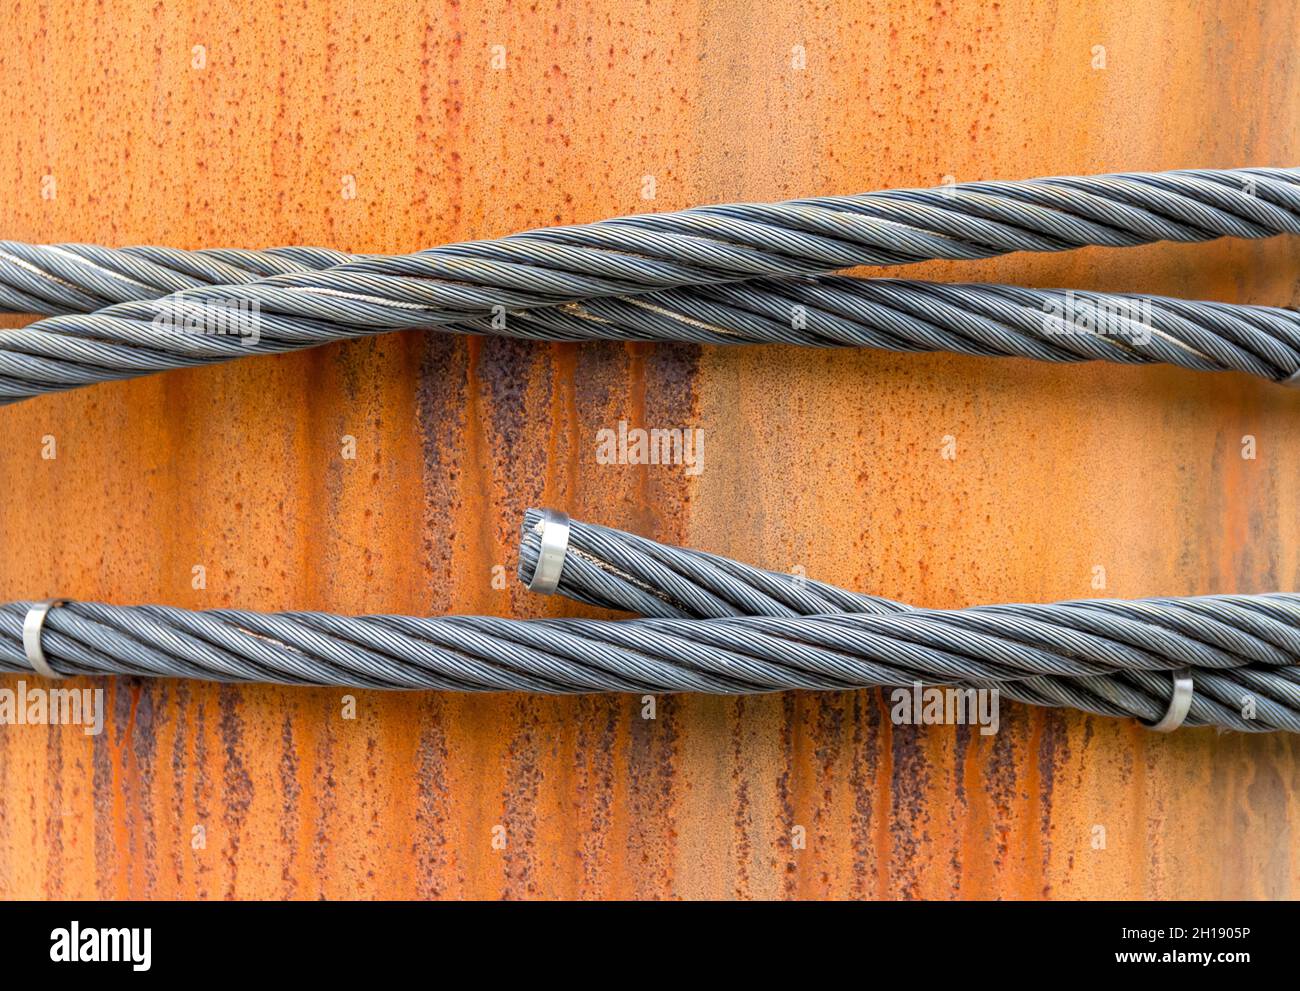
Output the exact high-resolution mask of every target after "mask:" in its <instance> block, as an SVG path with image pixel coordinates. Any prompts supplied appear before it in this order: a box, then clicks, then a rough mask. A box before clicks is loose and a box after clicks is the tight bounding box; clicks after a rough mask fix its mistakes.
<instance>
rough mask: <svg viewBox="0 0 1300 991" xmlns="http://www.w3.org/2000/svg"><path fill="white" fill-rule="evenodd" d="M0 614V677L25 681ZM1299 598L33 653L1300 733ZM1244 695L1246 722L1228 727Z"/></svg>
mask: <svg viewBox="0 0 1300 991" xmlns="http://www.w3.org/2000/svg"><path fill="white" fill-rule="evenodd" d="M34 605H35V604H34V603H28V602H15V603H9V604H7V605H4V606H0V671H6V672H17V673H26V674H30V673H32V667H31V665H29V664H28V663H27V660H26V655H25V653H24V650H23V643H22V626H23V619H24V617H25V616H26V614H27V612H28V610H29V609H30V608H32V607H33V606H34ZM1298 629H1300V596H1296V595H1283V594H1274V595H1255V596H1249V595H1243V596H1205V597H1201V598H1193V599H1139V600H1133V601H1127V602H1122V601H1090V602H1065V603H1057V604H1054V605H1015V606H987V607H977V608H974V609H966V610H952V611H942V610H904V611H900V612H893V613H883V614H879V615H873V614H870V613H856V614H853V613H845V614H837V615H821V616H799V617H777V616H741V617H723V618H717V619H629V620H623V621H607V620H606V621H602V620H580V619H565V620H533V621H529V620H510V619H498V618H494V617H481V616H479V617H475V616H445V617H437V618H417V617H408V616H361V617H347V616H335V615H330V614H325V613H301V612H300V613H256V612H248V611H244V610H233V609H216V610H209V611H203V612H193V611H189V610H185V609H176V608H171V607H167V606H114V605H105V604H103V603H94V602H69V603H66V604H65V605H62V606H60V607H58V608H56V609H52V610H51V611H50V612H49V614H48V615H47V617H46V619H45V624H44V629H43V632H42V641H41V643H42V647H43V650H44V653H45V656H46V658H47V662H48V663H49V665H50V666H51V667H52V668H53V669H54V670H56V671H57V672H58V673H59V674H61V675H64V676H74V675H143V676H152V677H177V678H201V679H207V680H215V681H227V682H251V681H257V682H273V683H279V684H288V685H334V686H345V687H359V688H376V689H426V690H430V689H431V690H441V691H456V692H483V691H524V692H539V693H546V694H574V693H591V692H635V693H645V692H654V693H662V692H706V693H712V694H727V695H732V694H754V693H762V692H773V691H783V690H789V689H809V690H819V691H842V690H848V689H856V688H871V687H888V686H910V685H913V684H916V683H920V684H922V685H927V686H931V685H957V686H963V687H975V688H998V689H999V690H1000V691H1001V692H1003V693H1005V694H1006V695H1007V696H1008V697H1010V698H1014V699H1017V700H1020V701H1024V702H1029V703H1032V704H1037V705H1048V706H1072V707H1074V708H1078V709H1083V710H1085V711H1088V712H1094V713H1099V714H1103V715H1109V716H1122V717H1135V718H1138V719H1141V720H1143V721H1144V722H1147V723H1152V722H1155V721H1157V720H1159V719H1160V718H1161V716H1162V715H1163V713H1164V711H1165V709H1166V708H1167V705H1168V701H1169V695H1170V692H1171V687H1170V686H1171V679H1170V672H1172V671H1176V670H1180V669H1182V668H1184V667H1189V666H1190V667H1195V668H1196V695H1195V697H1194V698H1193V700H1192V705H1191V709H1190V712H1189V714H1188V717H1187V720H1186V723H1187V724H1188V725H1193V726H1201V725H1217V726H1221V727H1224V728H1228V729H1237V730H1243V731H1264V730H1277V729H1285V730H1290V731H1292V732H1300V713H1298V712H1297V709H1300V697H1298V696H1300V683H1298V682H1297V679H1296V678H1295V677H1294V675H1295V671H1296V665H1297V662H1298V661H1300V653H1298V652H1297V650H1296V644H1295V640H1296V637H1297V630H1298ZM1245 695H1249V696H1250V697H1251V698H1253V699H1254V701H1255V705H1256V707H1257V713H1256V716H1255V718H1254V719H1245V718H1243V717H1242V716H1241V715H1240V714H1239V709H1240V706H1241V705H1242V700H1243V697H1244V696H1245Z"/></svg>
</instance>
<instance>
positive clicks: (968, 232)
mask: <svg viewBox="0 0 1300 991" xmlns="http://www.w3.org/2000/svg"><path fill="white" fill-rule="evenodd" d="M1281 233H1300V169H1228V170H1187V171H1176V172H1164V173H1130V174H1123V175H1110V176H1092V177H1057V178H1047V179H1033V180H1025V181H1020V182H977V183H967V184H962V185H954V186H946V187H940V188H937V189H929V190H923V189H910V190H908V189H904V190H889V191H885V192H879V193H865V194H860V195H856V196H839V197H823V198H818V199H807V200H796V201H792V202H789V203H775V204H732V205H722V206H707V207H698V208H695V209H692V210H685V211H681V212H678V213H665V214H643V215H638V216H632V217H623V218H617V219H614V220H607V221H601V222H598V223H594V224H588V225H581V226H571V227H556V228H548V229H543V230H536V231H530V232H526V233H522V234H516V235H511V236H509V237H505V238H501V239H498V240H495V241H478V242H469V243H464V244H453V245H446V246H443V247H440V248H433V249H429V250H427V251H423V252H419V253H416V254H412V255H401V256H367V257H359V258H355V259H352V260H344V261H343V262H342V263H341V264H336V262H339V261H340V259H344V258H346V256H340V255H338V254H337V253H332V252H326V251H324V249H293V248H286V249H273V250H272V251H270V252H264V253H257V252H238V251H217V252H207V253H198V252H196V253H190V254H189V255H188V256H187V254H186V253H184V252H177V251H175V250H173V249H160V248H133V249H122V250H121V252H117V253H115V252H114V251H113V250H112V249H104V248H95V247H91V246H84V245H63V246H27V245H15V244H13V243H6V244H4V245H0V301H2V302H3V303H4V304H5V305H7V306H11V307H14V308H23V309H34V310H36V311H37V312H50V311H58V310H77V311H80V310H88V309H92V308H94V307H95V306H96V305H97V304H98V303H100V302H101V301H117V300H120V302H116V303H115V305H112V306H108V307H107V308H105V309H101V310H98V312H93V313H84V314H83V313H80V312H74V313H69V314H65V315H60V316H54V317H50V318H48V319H45V320H41V321H38V322H37V323H35V324H33V325H31V326H30V327H28V328H24V329H23V330H18V331H11V332H8V333H6V334H4V335H3V350H2V351H0V402H3V401H15V400H18V399H22V398H26V397H29V396H33V395H39V394H42V393H46V392H53V391H59V390H62V389H68V388H75V387H77V386H80V385H87V384H91V383H94V382H100V381H107V380H111V379H119V378H129V377H134V376H137V375H143V374H149V373H151V372H156V371H163V370H166V369H169V368H179V367H188V366H193V365H201V364H208V363H211V362H215V361H224V360H229V359H231V358H235V357H242V356H246V355H249V354H258V353H276V352H282V351H289V350H295V349H298V348H303V347H311V346H314V345H317V344H322V343H326V342H328V341H331V340H338V339H341V338H346V337H357V336H364V335H367V334H373V333H382V332H384V331H388V330H396V329H403V328H420V327H442V328H445V329H447V330H450V331H455V332H463V333H506V334H511V335H517V336H524V337H538V338H542V339H548V340H585V339H592V338H613V339H636V340H643V339H651V340H656V339H672V340H707V341H714V342H722V341H725V342H733V343H740V342H750V341H787V342H791V343H801V344H811V345H817V346H834V345H856V346H878V347H887V348H890V349H894V350H933V349H945V350H957V351H965V352H968V353H975V354H1016V355H1023V356H1027V357H1036V358H1041V359H1044V360H1057V361H1075V360H1086V359H1089V358H1104V359H1107V360H1112V361H1126V362H1146V361H1171V362H1174V363H1177V364H1182V365H1185V366H1187V367H1193V368H1203V369H1220V368H1236V369H1240V370H1243V371H1249V372H1251V373H1252V374H1256V375H1263V376H1265V377H1268V378H1272V379H1275V380H1278V381H1282V380H1286V379H1293V378H1294V377H1295V376H1296V374H1297V372H1298V371H1300V356H1298V355H1297V347H1296V330H1295V320H1294V318H1293V316H1291V315H1290V312H1289V311H1286V310H1276V309H1272V308H1266V307H1251V308H1241V307H1231V306H1227V305H1226V304H1193V303H1185V302H1182V301H1178V300H1166V299H1159V298H1156V297H1114V296H1112V297H1103V296H1102V295H1101V294H1087V296H1088V297H1089V298H1088V299H1087V300H1085V302H1086V303H1087V305H1088V306H1090V307H1092V308H1094V309H1095V308H1096V307H1097V304H1098V303H1099V302H1105V303H1106V304H1107V305H1108V306H1111V307H1112V309H1118V313H1119V315H1118V316H1117V317H1114V318H1107V322H1106V323H1105V324H1104V325H1103V328H1102V330H1101V331H1100V332H1088V333H1074V332H1073V331H1071V330H1070V329H1069V325H1074V324H1076V323H1077V321H1076V320H1073V319H1070V318H1069V317H1068V315H1067V317H1066V318H1065V320H1064V325H1053V324H1051V322H1050V321H1051V320H1052V319H1058V320H1059V319H1060V315H1059V314H1057V315H1055V316H1054V315H1053V314H1052V313H1051V312H1048V313H1046V314H1044V312H1043V307H1044V306H1048V307H1051V306H1055V305H1056V304H1058V303H1059V302H1060V300H1059V294H1058V296H1057V297H1054V296H1052V295H1051V294H1050V293H1048V294H1046V295H1035V293H1036V292H1037V293H1039V294H1041V293H1043V291H1033V290H1016V289H1012V288H1010V287H989V286H957V287H946V293H945V290H944V289H943V288H939V287H933V286H925V285H924V284H921V283H907V282H893V281H888V280H883V281H881V282H865V281H860V280H845V279H839V280H828V279H819V278H816V276H819V275H821V274H822V273H826V272H830V271H834V270H836V269H840V268H845V267H851V266H857V265H895V264H906V263H910V262H915V261H921V260H924V259H928V258H949V259H969V258H985V257H990V256H993V255H998V254H1003V253H1006V252H1010V251H1061V250H1067V249H1070V248H1075V247H1081V246H1083V245H1088V244H1097V245H1107V246H1116V247H1118V246H1129V245H1137V244H1146V243H1150V242H1152V241H1156V240H1174V241H1204V240H1210V239H1213V238H1217V237H1224V236H1231V237H1246V238H1262V237H1270V236H1273V235H1276V234H1281ZM259 255H263V256H265V257H259ZM272 269H274V270H278V274H269V275H266V276H264V277H263V276H261V275H260V273H261V272H262V271H269V270H272ZM227 275H229V277H230V278H232V279H233V280H234V281H233V282H231V283H230V284H224V285H215V284H213V285H208V284H201V285H198V286H192V285H190V286H189V287H188V288H185V287H184V286H187V285H189V284H190V282H199V283H206V280H208V279H210V278H211V279H218V278H226V277H227ZM250 279H251V281H250ZM756 280H758V281H756ZM177 285H181V286H182V288H180V289H179V290H178V291H172V292H171V293H170V294H169V295H166V296H162V297H160V298H158V299H157V300H154V299H153V297H155V296H157V295H158V293H159V292H162V291H164V290H171V289H173V288H174V287H175V286H177ZM1125 300H1127V301H1128V302H1125ZM796 306H798V307H802V308H804V309H805V310H811V313H812V320H811V322H806V318H807V317H808V313H806V312H801V313H800V314H799V319H797V320H792V319H791V317H792V307H796ZM1143 307H1147V309H1146V310H1144V309H1143ZM160 308H161V309H160ZM539 308H544V309H541V310H539ZM1035 308H1037V312H1035ZM178 313H179V314H180V315H181V319H179V320H177V319H168V320H164V321H163V322H162V325H161V326H159V317H160V316H168V317H175V316H176V314H178ZM226 313H229V314H230V318H231V320H232V321H233V322H234V323H235V324H236V325H239V323H240V320H241V319H244V320H247V319H250V318H251V319H252V320H253V321H254V323H255V328H256V335H251V334H239V333H235V334H223V333H222V332H221V330H220V328H219V329H218V330H217V331H216V332H203V330H202V329H200V330H199V331H198V332H194V331H193V330H190V329H187V327H186V326H185V324H186V320H185V319H184V318H185V317H186V315H188V316H189V317H192V318H193V322H195V323H197V324H198V325H199V326H200V328H202V327H203V326H205V325H206V324H207V323H216V324H218V325H221V324H222V323H223V320H222V319H221V318H222V315H223V314H226ZM1134 313H1136V314H1137V316H1136V317H1135V316H1134ZM1144 313H1150V314H1155V315H1150V316H1144V315H1143V314H1144ZM250 314H251V317H250ZM1044 316H1046V318H1047V319H1048V324H1047V326H1041V325H1042V324H1043V318H1044ZM503 318H504V320H503ZM178 323H179V324H180V325H181V326H179V327H178V326H177V324H178ZM502 323H504V326H502ZM1036 324H1037V325H1040V326H1038V329H1034V327H1035V325H1036ZM1054 326H1055V331H1063V332H1060V333H1057V332H1055V331H1054V330H1053V327H1054ZM254 336H255V339H254Z"/></svg>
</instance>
